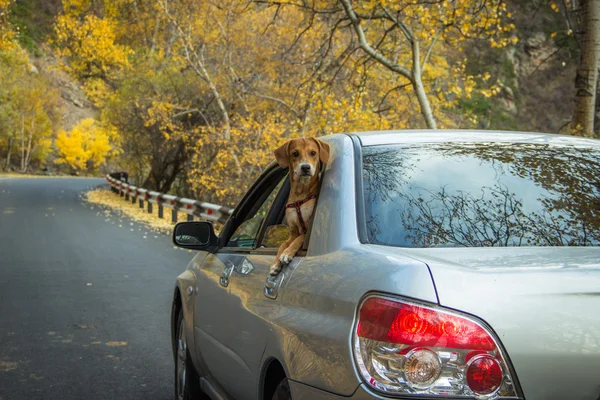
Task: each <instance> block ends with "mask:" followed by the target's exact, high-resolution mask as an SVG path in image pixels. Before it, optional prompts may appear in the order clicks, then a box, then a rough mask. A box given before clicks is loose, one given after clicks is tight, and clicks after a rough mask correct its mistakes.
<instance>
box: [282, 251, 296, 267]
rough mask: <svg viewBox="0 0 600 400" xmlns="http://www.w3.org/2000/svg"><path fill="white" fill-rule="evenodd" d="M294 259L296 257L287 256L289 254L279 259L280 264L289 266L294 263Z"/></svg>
mask: <svg viewBox="0 0 600 400" xmlns="http://www.w3.org/2000/svg"><path fill="white" fill-rule="evenodd" d="M293 258H294V257H290V256H289V255H287V254H285V253H283V254H282V255H281V257H279V262H280V263H282V264H284V265H288V264H289V263H291V262H292V259H293Z"/></svg>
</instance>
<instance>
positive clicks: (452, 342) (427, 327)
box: [354, 296, 517, 399]
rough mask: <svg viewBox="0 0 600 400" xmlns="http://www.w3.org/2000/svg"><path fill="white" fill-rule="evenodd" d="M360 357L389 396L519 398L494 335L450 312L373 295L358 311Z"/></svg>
mask: <svg viewBox="0 0 600 400" xmlns="http://www.w3.org/2000/svg"><path fill="white" fill-rule="evenodd" d="M354 355H355V359H356V362H357V364H358V369H359V371H360V373H361V375H362V377H363V378H364V379H365V381H366V382H367V383H368V384H369V385H370V386H371V387H373V388H374V389H376V390H379V391H382V392H385V393H388V394H398V395H400V394H423V395H428V396H432V395H433V396H457V397H477V398H486V399H494V398H498V397H513V398H514V397H517V394H516V391H515V387H514V384H513V380H512V378H511V375H510V371H509V368H508V364H507V360H506V357H505V356H504V355H503V354H502V350H501V349H500V347H499V346H498V341H497V340H496V339H495V338H494V336H493V335H492V333H491V332H489V331H488V330H487V329H486V328H485V327H484V326H483V325H482V324H481V323H479V322H477V321H476V320H475V319H474V318H471V317H467V316H465V315H462V314H458V313H454V312H450V311H447V310H442V309H439V308H433V307H427V306H424V305H417V304H414V303H409V302H405V301H400V300H395V299H390V298H384V297H379V296H370V297H367V298H366V299H365V300H364V301H363V302H362V303H361V305H360V307H359V310H358V321H357V327H356V330H355V332H354Z"/></svg>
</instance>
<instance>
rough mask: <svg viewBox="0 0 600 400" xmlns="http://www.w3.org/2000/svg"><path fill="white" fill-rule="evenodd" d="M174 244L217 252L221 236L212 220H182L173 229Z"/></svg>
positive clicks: (185, 247)
mask: <svg viewBox="0 0 600 400" xmlns="http://www.w3.org/2000/svg"><path fill="white" fill-rule="evenodd" d="M173 244H175V246H178V247H183V248H184V249H193V250H204V251H208V252H210V253H215V252H216V251H217V250H218V249H219V237H218V236H217V235H216V234H215V230H214V228H213V224H212V222H207V221H198V222H196V221H194V222H180V223H178V224H177V225H175V228H174V229H173Z"/></svg>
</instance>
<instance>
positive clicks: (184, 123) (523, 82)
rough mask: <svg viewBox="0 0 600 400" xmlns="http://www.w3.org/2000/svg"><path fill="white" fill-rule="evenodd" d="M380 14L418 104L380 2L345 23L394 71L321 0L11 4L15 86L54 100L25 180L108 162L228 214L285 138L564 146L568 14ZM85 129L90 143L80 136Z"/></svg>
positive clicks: (528, 7)
mask: <svg viewBox="0 0 600 400" xmlns="http://www.w3.org/2000/svg"><path fill="white" fill-rule="evenodd" d="M3 1H7V0H3ZM388 3H389V4H388V6H387V7H388V8H389V7H392V8H394V7H399V8H398V11H397V12H398V14H397V15H398V16H402V17H403V18H405V19H406V21H408V22H407V23H408V24H409V25H407V26H410V29H412V30H413V32H414V37H418V38H419V39H418V40H419V41H420V43H421V48H422V50H421V53H422V54H421V60H423V57H424V59H425V60H426V61H427V62H426V63H425V62H423V71H422V78H419V79H422V85H423V86H424V89H423V90H424V92H423V96H425V100H424V99H423V96H421V95H419V93H418V91H419V90H420V89H419V84H415V82H412V81H411V79H412V78H410V77H411V76H415V75H411V74H413V73H414V72H415V71H412V70H411V68H412V67H411V62H410V56H411V48H410V46H407V43H406V37H404V36H403V35H402V33H401V31H400V30H394V29H393V28H394V27H393V26H392V27H390V25H389V23H390V19H389V18H382V19H378V18H373V16H375V15H378V14H377V13H378V10H379V8H378V7H382V6H380V5H378V2H362V3H361V2H357V3H356V4H357V5H356V7H359V8H357V15H358V18H361V19H363V22H362V23H363V24H364V25H365V26H366V27H367V29H366V39H367V40H370V41H372V42H373V43H376V51H378V52H380V54H381V55H382V56H383V58H384V59H388V60H394V62H395V63H397V65H399V66H400V68H399V69H396V70H395V71H396V72H394V68H389V67H388V68H386V66H385V65H384V64H381V63H379V62H377V61H376V59H374V58H371V57H369V56H368V54H365V53H364V52H362V51H361V49H360V47H359V46H358V45H357V42H356V37H355V36H354V33H355V32H353V29H352V28H351V27H350V25H347V24H346V25H345V24H343V23H341V22H343V21H345V20H346V19H345V18H347V17H346V16H345V14H344V13H343V10H342V9H341V8H338V9H335V6H336V5H337V4H338V2H337V1H334V0H331V1H330V2H328V1H324V2H323V3H322V4H324V5H327V4H330V6H331V7H333V8H331V9H330V10H334V11H330V12H328V13H326V15H327V17H324V16H323V15H325V14H324V13H322V12H321V11H320V10H317V9H312V10H311V9H306V8H304V9H302V8H298V7H294V6H293V5H292V6H290V5H286V4H287V2H270V1H264V2H256V3H252V2H247V1H241V0H227V1H224V2H221V3H219V4H218V5H215V4H213V3H209V2H204V1H195V2H192V1H182V2H179V3H177V4H178V5H175V3H173V5H169V6H167V4H171V3H168V2H164V1H163V0H156V1H150V2H148V1H140V2H133V3H132V2H129V1H124V0H103V1H97V2H96V1H93V2H90V1H86V0H63V1H60V0H19V1H16V2H15V3H13V4H12V5H11V7H10V14H9V15H10V16H9V21H10V22H11V23H12V26H13V27H14V28H15V29H16V30H17V31H18V35H16V38H17V40H18V43H19V44H20V46H21V47H22V48H23V49H25V50H26V51H27V53H28V57H29V61H30V64H31V66H30V67H28V72H27V74H29V75H28V76H31V74H35V75H38V76H39V79H41V80H43V81H44V82H45V83H44V84H47V85H48V87H49V88H52V90H49V91H48V93H51V92H52V93H58V97H59V98H60V101H57V100H52V101H50V103H51V104H53V106H52V107H54V108H56V110H59V111H56V112H55V111H53V113H54V114H56V113H58V114H60V118H57V119H56V120H54V119H53V117H52V115H50V114H52V113H50V114H48V113H47V114H48V116H47V119H48V121H49V122H48V123H47V125H48V127H50V126H51V128H48V129H49V130H48V131H47V132H46V133H44V135H46V136H44V137H43V138H44V140H50V142H51V143H52V146H51V148H47V149H46V150H44V151H43V152H40V154H38V156H37V158H34V159H32V160H30V161H31V168H32V169H34V170H35V169H40V168H43V167H48V166H51V167H55V168H62V169H63V170H64V171H67V172H68V171H80V172H88V173H91V172H94V171H98V170H99V169H106V168H107V162H108V163H112V165H119V168H125V169H127V170H128V171H129V172H130V175H131V176H132V179H133V180H134V181H135V182H136V183H138V184H142V185H144V186H145V187H147V188H150V189H155V190H162V191H169V190H172V191H174V192H176V193H179V194H184V195H188V196H196V197H199V198H205V199H207V200H211V201H218V202H229V203H233V202H235V199H236V198H237V196H239V194H240V193H241V192H242V190H243V189H244V186H245V183H244V182H247V178H246V177H244V178H243V179H242V171H249V172H250V175H252V176H255V175H256V174H257V173H258V172H259V171H260V169H261V166H262V165H264V163H265V162H266V161H267V160H268V159H270V157H271V151H272V149H273V148H274V147H275V146H276V145H277V144H278V143H280V142H281V140H284V139H285V138H288V137H293V136H295V135H323V134H329V133H333V132H340V131H350V130H367V129H401V128H420V127H425V126H431V124H432V123H435V124H436V126H437V127H440V128H466V129H473V128H477V129H499V130H521V131H541V132H551V133H558V132H560V133H568V132H569V130H570V129H571V128H570V126H569V123H570V121H571V118H572V115H573V105H574V101H573V99H574V94H575V86H574V77H575V73H576V68H577V65H578V60H579V46H578V41H577V35H576V33H577V32H573V30H572V29H571V27H572V25H570V24H571V21H570V19H569V13H567V12H565V10H562V9H559V7H558V6H557V5H556V4H554V3H552V2H547V3H545V2H534V1H518V0H509V1H507V2H502V1H500V0H496V1H492V0H488V2H487V3H489V8H487V9H486V10H485V12H484V13H473V12H474V11H473V10H472V9H471V8H470V7H469V6H465V7H464V8H460V7H459V6H455V7H459V8H455V9H454V10H451V9H448V10H445V9H443V8H439V9H437V11H435V12H434V9H433V8H432V6H431V5H430V4H428V2H419V1H418V2H415V3H411V5H410V6H407V5H403V2H402V1H397V2H388ZM463 3H464V4H467V5H468V4H469V3H468V2H466V1H465V2H459V3H456V4H463ZM487 3H485V4H487ZM290 4H293V3H290ZM443 4H446V3H443ZM448 4H449V3H448ZM492 5H494V7H491V6H492ZM63 7H64V10H63ZM444 7H447V5H444ZM461 7H462V6H461ZM382 10H383V8H382ZM440 10H441V11H440ZM368 13H370V15H371V16H370V17H368V18H367V16H366V15H367V14H368ZM411 13H413V14H411ZM336 18H338V19H337V20H336ZM452 18H454V20H452ZM336 21H338V22H336ZM392 21H393V19H392ZM489 21H493V23H491V24H490V22H489ZM199 22H202V23H199ZM454 27H456V28H457V29H453V28H454ZM386 30H387V31H386ZM384 31H386V32H387V33H385V34H383V32H384ZM378 35H379V36H378ZM424 54H425V55H424ZM386 57H387V58H386ZM7 65H8V64H7ZM398 71H399V73H398ZM420 75H421V73H419V76H420ZM406 77H409V78H410V79H408V80H407V79H406ZM23 79H25V78H23ZM36 79H38V78H36ZM25 80H27V79H25ZM15 82H17V81H15ZM411 82H412V83H411ZM50 103H48V104H50ZM56 103H60V104H58V105H56ZM42 108H43V107H42ZM54 108H53V109H54ZM427 109H430V114H431V116H430V120H427V118H425V119H424V118H423V116H424V115H426V114H427V112H425V111H426V110H427ZM0 113H1V112H0ZM42 114H43V113H42ZM6 115H9V114H6ZM45 118H46V117H45ZM22 119H23V118H22ZM92 120H94V121H96V122H95V124H96V125H94V128H93V129H92V131H93V132H94V133H93V135H92V134H91V133H87V132H83V130H82V127H83V126H86V127H89V126H92V125H91V124H93V122H90V121H92ZM15 121H16V122H14V124H13V125H12V126H13V128H11V129H12V131H13V132H14V133H10V132H9V131H10V130H6V129H5V133H4V135H5V138H4V139H2V132H1V131H0V157H2V158H3V159H5V158H6V157H7V152H8V153H10V151H9V150H8V149H10V145H12V144H14V143H13V142H14V140H13V139H11V137H14V138H17V136H18V135H22V136H24V137H26V136H27V134H26V131H27V129H28V128H26V127H21V128H19V124H20V122H19V120H18V119H15ZM23 121H24V119H23ZM82 121H87V122H82ZM32 124H33V123H32ZM22 125H27V124H24V123H23V124H22ZM597 125H600V124H597ZM6 126H9V125H6ZM32 126H33V125H32ZM74 128H75V129H74ZM31 130H32V132H33V128H31ZM20 131H22V133H19V132H20ZM61 132H63V133H61ZM6 135H8V136H6ZM10 135H13V136H10ZM60 135H62V136H60ZM78 135H79V136H78ZM81 135H83V136H81ZM90 135H91V136H90ZM59 136H60V140H57V138H58V137H59ZM11 141H12V142H11ZM23 143H24V142H23ZM40 143H42V142H40ZM44 143H46V142H44ZM108 143H110V146H109V145H108ZM248 148H251V149H252V151H253V152H254V153H255V154H257V157H255V159H249V158H248V157H245V156H244V151H246V149H248ZM12 153H13V155H12V161H11V162H12V163H16V164H14V166H13V169H19V168H20V167H22V166H23V163H22V161H21V160H20V159H19V157H20V156H19V154H18V152H17V154H16V153H15V152H14V150H13V152H12ZM56 160H58V161H57V162H58V163H60V164H59V165H57V164H56V163H55V161H56ZM19 162H20V163H21V164H20V165H19ZM223 182H226V183H225V184H223ZM223 185H224V186H225V187H223Z"/></svg>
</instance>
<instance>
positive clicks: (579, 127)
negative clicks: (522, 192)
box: [572, 0, 600, 136]
mask: <svg viewBox="0 0 600 400" xmlns="http://www.w3.org/2000/svg"><path fill="white" fill-rule="evenodd" d="M581 5H582V10H581V12H582V18H581V21H582V39H581V56H580V61H579V68H578V69H577V75H576V77H575V89H576V90H577V93H576V94H575V111H574V114H573V125H572V126H573V128H574V129H575V132H576V133H577V134H579V135H582V136H593V135H594V114H595V108H596V85H597V84H598V60H599V59H600V0H585V1H582V2H581Z"/></svg>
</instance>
